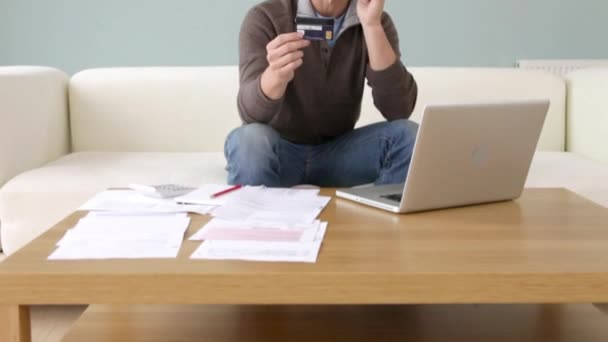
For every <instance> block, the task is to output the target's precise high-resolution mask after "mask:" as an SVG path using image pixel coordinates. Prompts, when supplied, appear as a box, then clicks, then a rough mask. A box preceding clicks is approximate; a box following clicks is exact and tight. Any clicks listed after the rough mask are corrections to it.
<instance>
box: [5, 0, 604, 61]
mask: <svg viewBox="0 0 608 342" xmlns="http://www.w3.org/2000/svg"><path fill="white" fill-rule="evenodd" d="M257 2H258V1H255V0H173V1H171V0H166V1H161V0H105V1H104V0H98V1H93V0H0V64H36V65H50V66H55V67H58V68H61V69H63V70H65V71H67V72H70V73H74V72H76V71H79V70H82V69H84V68H91V67H104V66H143V65H226V64H236V63H237V36H238V31H239V26H240V23H241V20H242V18H243V16H244V15H245V13H246V11H247V9H248V8H250V7H251V6H253V5H254V4H256V3H257ZM387 11H389V13H391V15H392V16H393V18H394V20H395V22H396V24H397V28H398V30H399V33H400V35H401V41H402V50H403V54H404V60H405V62H406V64H408V65H416V66H426V65H445V66H512V65H514V63H515V61H516V60H517V59H520V58H608V43H606V37H605V36H606V32H608V14H607V13H608V1H606V0H508V1H507V0H458V1H456V0H423V1H418V0H416V1H413V0H387Z"/></svg>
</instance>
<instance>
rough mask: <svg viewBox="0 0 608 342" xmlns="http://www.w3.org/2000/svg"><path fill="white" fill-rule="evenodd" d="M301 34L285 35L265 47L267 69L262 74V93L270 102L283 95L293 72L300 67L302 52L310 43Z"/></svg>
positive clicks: (292, 76)
mask: <svg viewBox="0 0 608 342" xmlns="http://www.w3.org/2000/svg"><path fill="white" fill-rule="evenodd" d="M302 37H303V35H302V34H301V33H297V32H293V33H285V34H281V35H279V36H278V37H276V38H275V39H274V40H272V41H271V42H270V43H268V45H267V46H266V51H267V52H268V54H267V57H266V58H267V59H268V68H267V69H266V71H264V73H263V74H262V80H261V82H262V91H263V92H264V94H265V95H266V96H267V97H268V98H270V99H271V100H279V99H280V98H282V97H283V95H285V90H286V89H287V85H288V84H289V82H291V81H292V80H293V78H294V75H295V71H296V70H297V69H298V68H299V67H301V66H302V63H303V62H304V61H303V57H304V52H303V51H302V49H304V48H305V47H307V46H309V45H310V41H308V40H305V39H303V38H302Z"/></svg>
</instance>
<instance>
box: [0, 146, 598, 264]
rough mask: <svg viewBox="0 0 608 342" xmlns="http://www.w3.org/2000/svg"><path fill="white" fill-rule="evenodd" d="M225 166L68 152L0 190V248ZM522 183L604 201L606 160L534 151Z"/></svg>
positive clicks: (157, 156)
mask: <svg viewBox="0 0 608 342" xmlns="http://www.w3.org/2000/svg"><path fill="white" fill-rule="evenodd" d="M224 166H225V160H224V156H223V155H222V154H220V153H191V154H188V153H179V154H178V153H111V152H105V153H104V152H82V153H76V154H72V155H68V156H66V157H64V158H61V159H59V160H57V161H56V162H53V163H50V164H48V165H47V166H45V167H43V168H40V169H37V170H33V171H30V172H27V173H24V174H22V175H20V176H19V177H17V178H15V179H13V180H12V181H10V182H9V183H8V184H7V185H6V187H4V188H3V189H2V190H0V220H1V223H2V225H1V226H0V228H1V237H2V243H3V247H4V249H5V252H7V253H9V254H10V253H13V252H14V251H16V250H17V249H18V248H20V247H21V246H23V245H24V244H26V243H27V242H28V241H30V240H31V239H33V238H34V237H36V236H37V235H39V234H41V233H42V232H44V231H45V230H47V229H48V228H50V227H51V226H53V225H54V224H55V223H56V222H58V221H60V220H61V219H62V218H64V217H66V216H67V215H69V214H71V213H72V212H73V211H74V210H75V209H77V208H78V207H79V206H80V205H81V204H83V203H84V202H85V201H86V200H88V199H89V198H91V197H92V196H93V195H95V193H97V192H99V191H103V190H104V189H107V188H111V187H125V186H127V185H128V184H129V183H144V184H155V183H180V184H185V185H193V186H196V185H202V184H205V183H224V182H225V181H226V172H225V171H224ZM526 186H527V187H565V188H568V189H570V190H572V191H575V192H577V193H579V194H581V195H583V196H585V197H587V198H588V199H590V200H593V201H595V202H597V203H599V204H602V205H604V206H608V165H604V164H600V163H598V162H594V161H591V160H587V159H584V158H581V157H578V156H576V155H573V154H570V153H563V152H538V153H537V154H536V156H535V158H534V161H533V165H532V168H531V170H530V175H529V178H528V182H527V184H526ZM387 215H390V214H387Z"/></svg>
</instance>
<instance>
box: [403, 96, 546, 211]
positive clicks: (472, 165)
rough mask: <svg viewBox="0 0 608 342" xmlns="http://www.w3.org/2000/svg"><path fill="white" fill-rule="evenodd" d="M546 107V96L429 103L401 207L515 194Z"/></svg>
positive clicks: (443, 204) (438, 205)
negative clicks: (463, 103)
mask: <svg viewBox="0 0 608 342" xmlns="http://www.w3.org/2000/svg"><path fill="white" fill-rule="evenodd" d="M548 109H549V101H548V100H539V101H524V102H509V103H495V104H468V105H436V106H428V107H427V108H426V110H425V112H424V115H423V118H422V122H421V125H420V131H419V133H418V139H417V141H416V146H415V148H414V154H413V157H412V162H411V164H410V170H409V173H408V177H407V181H406V185H405V187H404V189H403V200H402V202H401V208H400V211H401V212H415V211H422V210H430V209H438V208H447V207H454V206H463V205H470V204H478V203H486V202H494V201H501V200H509V199H515V198H517V197H519V196H520V195H521V193H522V191H523V187H524V184H525V181H526V178H527V175H528V171H529V169H530V164H531V162H532V158H533V156H534V153H535V151H536V147H537V144H538V140H539V138H540V134H541V131H542V128H543V125H544V122H545V117H546V115H547V112H548Z"/></svg>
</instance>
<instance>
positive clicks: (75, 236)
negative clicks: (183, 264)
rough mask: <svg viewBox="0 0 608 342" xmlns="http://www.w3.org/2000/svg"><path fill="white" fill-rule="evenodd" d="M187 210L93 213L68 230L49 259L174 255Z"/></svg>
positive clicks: (179, 245)
mask: <svg viewBox="0 0 608 342" xmlns="http://www.w3.org/2000/svg"><path fill="white" fill-rule="evenodd" d="M189 224H190V218H189V217H188V216H187V215H186V214H147V215H127V214H118V215H114V214H107V213H103V214H97V213H91V214H89V215H88V216H86V217H85V218H83V219H81V220H80V221H79V222H78V224H77V225H76V226H75V227H74V228H72V229H70V230H69V231H67V233H66V234H65V236H64V237H63V239H62V240H61V241H59V243H58V244H57V245H58V248H57V250H56V251H55V252H54V253H53V254H51V256H50V257H49V260H83V259H147V258H175V257H177V255H178V253H179V249H180V247H181V245H182V241H183V239H184V234H185V232H186V230H187V229H188V225H189Z"/></svg>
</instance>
